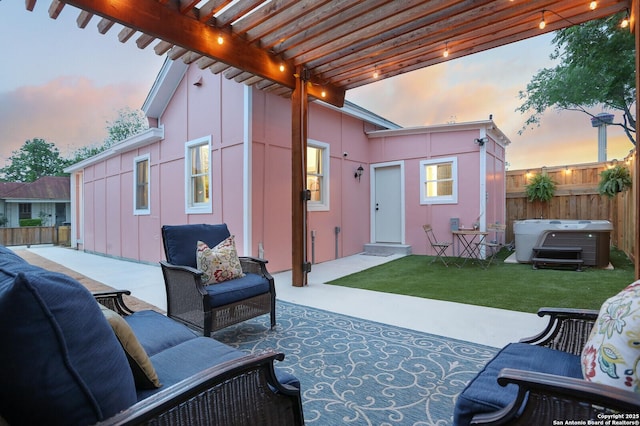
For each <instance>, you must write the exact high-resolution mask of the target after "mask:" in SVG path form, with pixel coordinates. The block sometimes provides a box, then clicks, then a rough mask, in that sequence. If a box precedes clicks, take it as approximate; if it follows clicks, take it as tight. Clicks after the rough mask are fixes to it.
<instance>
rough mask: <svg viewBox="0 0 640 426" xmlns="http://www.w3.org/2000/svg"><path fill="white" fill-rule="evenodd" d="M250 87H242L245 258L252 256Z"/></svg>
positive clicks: (251, 98) (251, 105)
mask: <svg viewBox="0 0 640 426" xmlns="http://www.w3.org/2000/svg"><path fill="white" fill-rule="evenodd" d="M252 90H253V89H252V88H251V86H247V85H244V102H243V104H244V113H243V132H242V133H243V141H242V147H243V153H242V205H243V206H244V209H243V212H242V235H243V240H242V247H243V251H244V255H245V256H253V254H252V247H251V246H252V233H251V230H252V229H253V227H252V219H253V216H252V215H251V211H252V208H251V188H252V185H251V183H252V182H251V180H252V178H253V174H252V173H251V171H252V165H253V163H252V156H251V151H252V149H251V148H252V141H253V126H252V123H251V118H252V114H251V110H252V108H253V92H252Z"/></svg>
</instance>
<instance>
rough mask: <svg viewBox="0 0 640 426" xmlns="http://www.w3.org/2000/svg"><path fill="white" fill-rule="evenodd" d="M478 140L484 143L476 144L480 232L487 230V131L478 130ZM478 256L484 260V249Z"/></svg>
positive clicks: (481, 249)
mask: <svg viewBox="0 0 640 426" xmlns="http://www.w3.org/2000/svg"><path fill="white" fill-rule="evenodd" d="M480 140H484V141H486V142H485V143H482V144H478V145H479V147H480V160H479V161H480V176H479V177H480V180H479V182H480V192H479V194H480V205H479V208H480V212H479V215H478V229H480V230H481V231H486V230H487V197H488V196H489V194H487V145H488V143H489V139H488V138H487V129H485V128H481V129H480ZM480 256H481V257H482V258H483V259H484V257H485V247H480Z"/></svg>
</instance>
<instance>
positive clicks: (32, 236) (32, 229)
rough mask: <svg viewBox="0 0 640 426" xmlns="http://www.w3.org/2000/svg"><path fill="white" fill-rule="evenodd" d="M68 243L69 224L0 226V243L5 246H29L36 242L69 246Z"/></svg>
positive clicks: (69, 241) (69, 239) (69, 238)
mask: <svg viewBox="0 0 640 426" xmlns="http://www.w3.org/2000/svg"><path fill="white" fill-rule="evenodd" d="M70 243H71V227H70V226H22V227H19V228H0V244H2V245H5V246H29V245H37V244H56V245H65V246H69V245H70Z"/></svg>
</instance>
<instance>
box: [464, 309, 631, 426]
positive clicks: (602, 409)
mask: <svg viewBox="0 0 640 426" xmlns="http://www.w3.org/2000/svg"><path fill="white" fill-rule="evenodd" d="M538 316H540V317H543V316H549V323H548V324H547V327H546V328H545V330H544V331H543V332H542V333H540V334H538V335H537V336H533V337H531V338H526V339H522V340H521V342H522V343H528V344H531V345H538V346H545V347H548V348H552V349H556V350H560V351H564V352H568V353H572V354H574V355H580V353H581V352H582V348H583V346H584V345H585V343H586V341H587V339H588V337H589V334H590V332H591V329H592V327H593V324H594V322H595V321H596V318H597V317H598V311H594V310H583V309H556V308H543V309H540V310H539V311H538ZM497 380H498V383H499V384H500V385H501V386H507V385H508V384H515V385H516V386H518V394H517V398H516V400H515V401H514V402H513V403H512V404H510V405H509V406H507V407H505V408H504V409H502V410H499V411H496V412H493V413H485V414H478V415H476V416H474V417H473V419H472V421H471V424H483V425H506V424H508V425H532V424H545V425H546V424H548V425H551V424H554V423H553V422H554V420H555V421H558V420H566V419H571V420H587V419H596V420H597V419H602V418H605V417H602V416H600V417H599V416H598V415H599V414H600V415H602V414H605V415H606V414H612V413H631V415H637V413H640V396H639V395H637V394H635V393H633V392H629V391H625V390H620V389H617V388H614V387H611V386H607V385H602V384H599V383H593V382H589V381H586V380H580V379H574V378H569V377H562V376H557V375H551V374H543V373H537V372H532V371H522V370H515V369H509V368H505V369H503V370H502V371H501V372H500V374H499V376H498V377H497ZM623 415H624V414H623ZM623 418H625V417H623ZM633 419H634V420H637V417H634V418H633Z"/></svg>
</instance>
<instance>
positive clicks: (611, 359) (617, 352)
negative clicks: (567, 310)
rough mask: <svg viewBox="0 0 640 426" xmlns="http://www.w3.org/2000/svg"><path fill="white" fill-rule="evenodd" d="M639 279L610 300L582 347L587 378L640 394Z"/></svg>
mask: <svg viewBox="0 0 640 426" xmlns="http://www.w3.org/2000/svg"><path fill="white" fill-rule="evenodd" d="M639 362H640V280H639V281H636V282H634V283H633V284H631V285H629V286H628V287H626V288H625V289H624V290H622V291H621V292H620V293H618V294H616V295H615V296H613V297H611V298H609V299H607V300H606V301H605V302H604V303H603V304H602V307H601V308H600V313H599V314H598V319H597V320H596V323H595V324H594V326H593V330H591V334H590V335H589V339H588V340H587V344H586V345H585V347H584V349H583V350H582V374H583V376H584V378H585V380H589V381H592V382H596V383H602V384H605V385H609V386H615V387H617V388H621V389H626V390H629V391H632V392H636V393H640V378H639V377H638V374H640V366H639V365H638V363H639Z"/></svg>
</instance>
